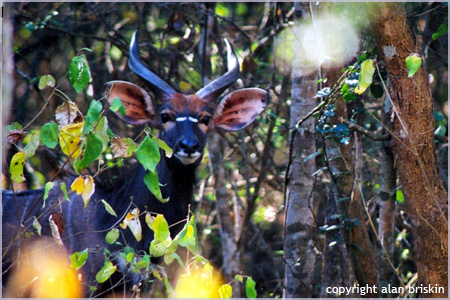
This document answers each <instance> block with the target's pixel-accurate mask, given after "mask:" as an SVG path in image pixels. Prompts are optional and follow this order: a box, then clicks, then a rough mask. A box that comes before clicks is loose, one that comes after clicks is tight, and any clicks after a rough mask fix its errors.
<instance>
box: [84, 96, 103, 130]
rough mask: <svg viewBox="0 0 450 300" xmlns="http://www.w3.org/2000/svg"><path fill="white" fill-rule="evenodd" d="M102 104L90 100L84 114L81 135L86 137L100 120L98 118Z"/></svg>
mask: <svg viewBox="0 0 450 300" xmlns="http://www.w3.org/2000/svg"><path fill="white" fill-rule="evenodd" d="M102 108H103V106H102V103H101V102H100V101H97V100H92V101H91V104H90V105H89V109H88V111H87V113H86V121H85V122H84V127H83V135H86V134H87V133H88V132H89V131H91V130H92V129H93V128H95V126H97V123H98V122H99V120H100V116H101V113H102Z"/></svg>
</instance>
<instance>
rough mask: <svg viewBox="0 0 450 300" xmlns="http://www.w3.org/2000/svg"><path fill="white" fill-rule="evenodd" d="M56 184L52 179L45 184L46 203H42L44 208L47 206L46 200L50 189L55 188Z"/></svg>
mask: <svg viewBox="0 0 450 300" xmlns="http://www.w3.org/2000/svg"><path fill="white" fill-rule="evenodd" d="M54 186H55V183H54V182H51V181H49V182H47V183H46V184H45V186H44V198H43V199H44V203H43V204H42V208H44V207H45V201H47V198H48V194H49V193H50V190H51V189H52V188H53V187H54Z"/></svg>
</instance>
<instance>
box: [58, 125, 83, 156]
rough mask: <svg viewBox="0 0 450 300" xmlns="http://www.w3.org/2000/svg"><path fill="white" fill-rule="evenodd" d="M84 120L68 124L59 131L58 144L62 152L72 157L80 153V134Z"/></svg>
mask: <svg viewBox="0 0 450 300" xmlns="http://www.w3.org/2000/svg"><path fill="white" fill-rule="evenodd" d="M83 126H84V122H80V123H74V124H69V125H67V126H64V127H63V128H61V130H60V131H59V145H60V146H61V150H62V152H63V153H64V154H65V155H67V156H70V157H72V158H76V157H78V155H80V150H81V149H80V145H81V135H82V134H83Z"/></svg>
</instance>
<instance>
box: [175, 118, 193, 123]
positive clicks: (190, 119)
mask: <svg viewBox="0 0 450 300" xmlns="http://www.w3.org/2000/svg"><path fill="white" fill-rule="evenodd" d="M186 120H189V121H191V122H193V123H198V119H196V118H193V117H178V118H176V119H175V121H177V122H184V121H186Z"/></svg>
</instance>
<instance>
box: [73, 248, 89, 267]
mask: <svg viewBox="0 0 450 300" xmlns="http://www.w3.org/2000/svg"><path fill="white" fill-rule="evenodd" d="M88 257H89V253H88V249H87V248H86V249H84V250H83V251H81V252H75V253H74V254H72V255H71V256H70V266H71V267H72V268H74V269H75V270H78V269H80V268H81V267H82V266H83V265H84V264H85V263H86V261H87V259H88Z"/></svg>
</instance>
